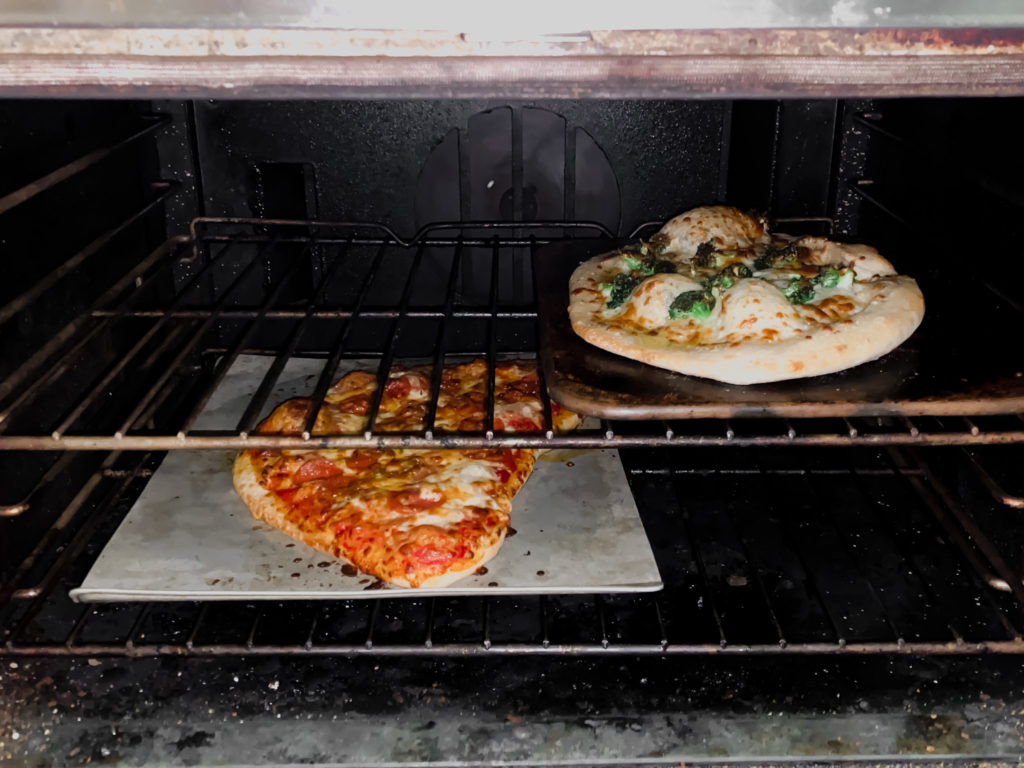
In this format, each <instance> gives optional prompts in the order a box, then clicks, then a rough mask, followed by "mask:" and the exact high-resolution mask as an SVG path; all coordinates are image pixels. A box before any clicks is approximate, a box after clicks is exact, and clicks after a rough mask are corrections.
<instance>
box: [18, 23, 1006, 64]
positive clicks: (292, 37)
mask: <svg viewBox="0 0 1024 768" xmlns="http://www.w3.org/2000/svg"><path fill="white" fill-rule="evenodd" d="M0 50H3V51H4V52H5V53H6V54H9V55H14V56H75V57H78V58H89V57H94V56H100V57H120V56H138V57H145V58H158V57H171V58H183V59H184V58H191V57H197V58H204V59H211V58H221V57H224V58H242V59H252V58H256V57H263V56H267V57H320V56H326V57H370V56H385V57H389V56H390V57H409V56H426V57H431V58H464V57H488V58H494V57H502V56H516V57H524V58H531V57H547V56H558V57H574V56H643V57H661V56H723V55H740V56H743V55H769V56H864V55H894V54H903V55H908V54H910V55H913V54H921V55H934V54H956V55H994V54H1002V55H1008V54H1009V55H1016V54H1024V30H1021V29H1013V28H1007V29H986V28H978V27H974V28H962V29H906V28H895V29H846V28H842V29H839V28H836V29H829V28H817V29H816V28H801V29H709V30H702V29H667V30H603V31H602V30H595V31H582V32H579V33H575V34H572V35H536V36H524V37H522V38H519V39H501V38H494V37H487V36H476V35H471V34H468V33H463V34H460V33H458V32H455V31H436V30H419V31H417V30H344V29H265V28H243V29H177V28H117V27H114V28H103V27H88V28H63V29H61V28H56V29H55V28H49V27H48V28H41V27H7V28H0Z"/></svg>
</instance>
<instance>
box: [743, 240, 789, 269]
mask: <svg viewBox="0 0 1024 768" xmlns="http://www.w3.org/2000/svg"><path fill="white" fill-rule="evenodd" d="M797 254H798V251H797V245H796V243H795V242H792V243H787V244H786V245H783V246H779V245H775V243H771V244H770V245H769V246H768V247H767V248H765V251H764V253H763V254H761V255H760V256H758V257H757V260H756V261H754V269H771V268H772V267H774V266H776V265H779V264H786V263H792V262H793V261H795V260H796V258H797Z"/></svg>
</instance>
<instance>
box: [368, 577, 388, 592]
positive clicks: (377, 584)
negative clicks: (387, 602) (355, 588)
mask: <svg viewBox="0 0 1024 768" xmlns="http://www.w3.org/2000/svg"><path fill="white" fill-rule="evenodd" d="M386 586H387V583H386V582H383V581H381V580H380V579H377V580H376V581H374V582H373V583H372V584H368V585H367V586H365V587H363V590H364V591H368V590H371V589H384V588H385V587H386Z"/></svg>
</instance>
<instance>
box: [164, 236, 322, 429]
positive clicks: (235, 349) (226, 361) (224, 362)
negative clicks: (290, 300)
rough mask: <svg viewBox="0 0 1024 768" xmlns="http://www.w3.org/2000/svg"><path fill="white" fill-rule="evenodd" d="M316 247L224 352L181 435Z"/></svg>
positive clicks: (300, 258)
mask: <svg viewBox="0 0 1024 768" xmlns="http://www.w3.org/2000/svg"><path fill="white" fill-rule="evenodd" d="M314 247H315V241H314V242H313V243H310V244H309V246H308V247H306V248H305V249H304V250H303V251H302V253H301V254H300V255H299V256H298V257H297V258H295V259H294V260H293V261H292V263H291V265H290V266H289V267H288V269H287V270H286V271H285V273H284V275H283V276H282V277H281V278H280V279H279V280H278V281H277V285H276V286H274V288H273V290H271V291H270V293H269V294H268V295H267V297H266V298H265V299H264V300H263V303H262V304H261V305H260V308H259V310H258V311H257V313H256V316H255V317H253V318H252V319H251V320H249V322H248V323H246V325H245V327H244V328H243V329H242V331H241V333H240V334H239V335H238V338H237V339H236V341H235V342H234V343H233V344H232V345H231V348H230V349H229V350H228V351H227V352H226V353H225V354H224V356H223V357H222V358H221V359H220V361H219V362H218V363H217V367H216V369H215V370H214V372H213V376H212V377H211V380H210V383H209V384H208V385H207V386H206V389H205V391H204V393H203V395H202V396H201V397H200V398H199V399H198V400H197V401H196V403H195V405H193V406H192V410H191V411H189V414H188V416H187V417H185V421H184V423H183V424H182V425H181V429H180V431H179V432H178V434H179V435H184V434H187V433H188V430H189V429H190V428H191V427H192V424H194V423H195V420H196V419H197V418H198V417H199V413H200V412H201V411H202V410H203V408H204V407H205V406H206V403H207V401H208V400H209V399H210V396H211V395H212V394H213V391H214V389H216V387H217V385H218V384H219V383H220V382H221V380H222V379H223V378H224V376H225V374H227V372H228V369H229V368H230V367H231V365H232V363H234V362H235V360H236V359H237V358H238V355H239V354H241V352H242V349H244V348H245V343H246V342H247V341H248V340H249V338H250V337H251V336H252V333H253V331H255V330H256V328H258V327H259V324H260V323H261V322H262V321H263V319H264V317H265V315H266V310H267V308H268V307H270V306H271V305H272V304H273V303H274V302H276V301H277V300H278V299H279V298H280V297H281V294H283V293H284V290H285V288H287V287H288V286H289V285H291V282H292V280H294V279H295V276H296V275H298V273H299V268H300V267H302V266H303V262H304V261H305V260H307V259H308V257H309V255H310V253H311V252H312V250H313V248H314Z"/></svg>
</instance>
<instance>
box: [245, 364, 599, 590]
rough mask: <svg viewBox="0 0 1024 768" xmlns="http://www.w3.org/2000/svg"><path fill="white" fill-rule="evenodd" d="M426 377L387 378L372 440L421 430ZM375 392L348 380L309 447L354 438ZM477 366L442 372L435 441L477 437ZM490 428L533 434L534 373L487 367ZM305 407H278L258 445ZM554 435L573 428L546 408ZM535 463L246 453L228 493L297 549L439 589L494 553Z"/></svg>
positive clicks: (472, 455)
mask: <svg viewBox="0 0 1024 768" xmlns="http://www.w3.org/2000/svg"><path fill="white" fill-rule="evenodd" d="M430 374H431V369H430V367H429V366H417V367H413V368H399V367H396V368H393V369H392V370H391V372H390V374H389V376H388V379H387V382H386V384H385V386H384V393H383V394H382V396H381V402H380V408H379V410H378V415H377V420H376V422H375V426H374V428H375V429H376V430H377V431H381V432H410V431H416V430H421V429H423V428H424V425H423V421H424V418H425V415H426V413H427V406H428V402H429V399H430ZM376 388H377V379H376V376H375V375H373V374H372V373H369V372H366V371H354V372H352V373H350V374H347V375H346V376H345V377H343V378H342V379H341V380H340V381H339V382H338V383H337V384H336V385H335V386H334V387H332V388H331V390H330V391H329V392H328V394H327V396H326V398H325V399H324V405H323V407H322V408H321V409H320V411H319V413H318V414H317V418H316V424H315V426H314V428H313V434H314V435H325V434H346V433H349V434H351V433H357V434H358V433H360V432H362V431H363V430H364V429H365V427H366V421H367V419H366V413H367V411H368V409H369V406H370V401H371V398H372V397H373V394H374V392H375V391H376ZM486 391H487V366H486V365H485V364H484V363H483V361H480V360H477V361H473V362H471V363H467V364H464V365H456V366H449V367H446V368H445V369H444V371H443V372H442V377H441V385H440V392H439V397H438V403H437V410H436V415H435V421H434V430H435V432H437V433H442V434H443V433H445V432H463V431H480V430H482V429H483V427H484V419H485V412H484V404H485V395H486ZM494 397H495V405H494V424H493V428H494V429H495V430H499V431H511V432H536V431H539V430H540V429H542V428H543V425H544V419H543V409H542V403H541V400H540V393H539V381H538V376H537V369H536V364H535V363H534V362H533V361H513V362H508V363H500V364H498V365H497V366H496V367H495V382H494ZM311 408H312V404H311V402H310V401H309V400H305V399H293V400H288V401H286V402H284V403H282V404H281V405H279V406H278V407H277V408H276V409H275V410H274V411H273V413H271V415H270V416H269V417H268V418H267V419H266V420H264V421H263V422H262V423H261V424H260V426H259V428H258V431H259V432H260V433H263V434H286V435H289V434H301V433H302V429H303V426H304V424H305V422H306V418H307V416H308V414H309V412H310V409H311ZM552 420H553V422H554V424H553V425H552V426H553V427H554V429H556V430H559V431H565V430H569V429H572V428H573V427H574V426H576V424H577V423H578V421H579V417H578V416H576V414H573V413H571V412H569V411H566V410H564V409H561V408H558V406H556V405H554V404H552ZM534 460H535V452H534V451H532V450H527V449H438V450H423V449H419V450H415V449H397V450H373V449H362V448H360V449H352V450H309V451H302V450H298V451H293V450H285V451H276V450H248V451H243V452H242V453H241V454H239V456H238V458H237V459H236V461H235V465H234V484H235V490H236V491H237V492H238V494H239V496H241V497H242V499H243V500H244V501H245V503H246V505H248V507H249V509H250V511H251V512H252V514H253V516H254V517H256V518H257V519H258V520H263V521H264V522H267V523H269V524H270V525H272V526H274V527H275V528H277V529H279V530H281V531H282V532H284V533H286V534H288V535H289V536H291V537H292V538H294V539H297V540H298V541H301V542H302V543H303V544H306V545H308V546H310V547H313V548H314V549H317V550H320V551H321V552H326V553H327V554H330V555H333V556H335V557H338V558H340V559H342V560H345V561H346V562H348V563H351V564H352V565H354V566H355V567H356V568H358V569H359V570H361V571H363V572H364V573H367V574H369V575H371V576H376V577H377V578H378V579H381V580H382V581H386V582H389V583H391V584H396V585H399V586H403V587H443V586H446V585H448V584H451V583H452V582H453V581H455V580H457V579H459V578H462V577H463V576H465V575H467V574H470V573H472V572H473V571H475V570H476V569H477V568H479V567H480V566H481V565H483V564H484V563H486V562H487V561H488V560H490V559H491V558H492V557H493V556H494V555H495V554H496V553H497V551H498V550H499V548H500V547H501V543H502V541H503V540H504V538H505V534H506V531H507V530H508V526H509V514H510V512H511V506H512V497H513V496H514V495H515V494H516V492H517V491H518V490H519V489H520V488H521V487H522V486H523V483H525V482H526V479H527V477H529V475H530V472H531V470H532V468H533V464H534Z"/></svg>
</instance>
